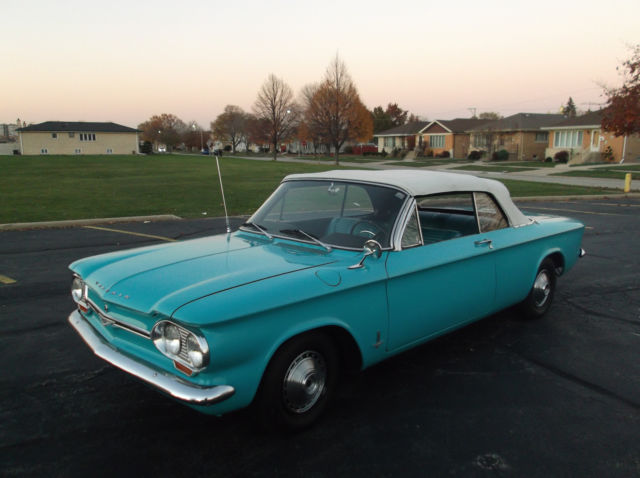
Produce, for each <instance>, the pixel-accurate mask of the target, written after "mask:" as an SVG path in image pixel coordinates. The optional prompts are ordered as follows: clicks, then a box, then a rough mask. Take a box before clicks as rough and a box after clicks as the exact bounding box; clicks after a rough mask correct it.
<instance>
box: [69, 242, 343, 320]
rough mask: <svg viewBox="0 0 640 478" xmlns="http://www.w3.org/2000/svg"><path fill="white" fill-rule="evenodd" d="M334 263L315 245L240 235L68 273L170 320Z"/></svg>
mask: <svg viewBox="0 0 640 478" xmlns="http://www.w3.org/2000/svg"><path fill="white" fill-rule="evenodd" d="M331 262H334V261H333V260H332V259H331V257H330V255H328V254H326V253H325V252H324V251H321V250H319V249H318V248H316V247H314V246H309V247H306V246H300V245H295V244H292V243H290V242H288V241H273V242H267V241H266V239H262V238H258V239H256V238H255V237H252V235H251V234H239V233H236V234H234V235H220V236H212V237H207V238H204V239H194V240H190V241H184V242H178V243H173V244H166V245H161V246H152V247H147V248H140V249H132V250H129V251H122V252H116V253H111V254H104V255H101V256H95V257H89V258H87V259H82V260H80V261H76V262H74V263H73V264H71V266H70V269H71V270H72V271H74V272H76V273H77V274H79V275H80V276H81V277H83V278H84V280H85V282H87V284H88V285H89V287H90V288H91V290H92V294H97V295H98V296H99V297H100V299H101V300H103V301H107V302H111V303H114V304H117V305H119V306H122V307H125V308H128V309H133V310H136V311H139V312H142V313H147V314H149V313H152V312H158V313H161V314H164V315H167V316H170V315H172V313H173V312H174V311H175V310H176V309H177V308H179V307H180V306H182V305H184V304H186V303H188V302H192V301H194V300H197V299H199V298H202V297H205V296H208V295H212V294H216V293H219V292H222V291H225V290H229V289H233V288H236V287H240V286H242V285H246V284H251V283H254V282H257V281H261V280H265V279H268V278H270V277H276V276H280V275H283V274H289V273H292V272H296V271H299V270H303V269H309V268H314V267H319V266H322V265H325V264H329V263H331Z"/></svg>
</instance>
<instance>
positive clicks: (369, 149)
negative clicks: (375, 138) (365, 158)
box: [353, 143, 378, 155]
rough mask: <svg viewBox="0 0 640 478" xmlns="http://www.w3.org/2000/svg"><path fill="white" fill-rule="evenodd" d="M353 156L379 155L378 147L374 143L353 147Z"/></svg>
mask: <svg viewBox="0 0 640 478" xmlns="http://www.w3.org/2000/svg"><path fill="white" fill-rule="evenodd" d="M353 154H360V155H367V154H378V145H377V144H374V143H360V144H357V145H356V146H354V147H353Z"/></svg>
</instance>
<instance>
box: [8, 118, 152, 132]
mask: <svg viewBox="0 0 640 478" xmlns="http://www.w3.org/2000/svg"><path fill="white" fill-rule="evenodd" d="M18 131H38V132H47V133H49V132H51V133H66V132H75V133H82V132H89V133H137V132H138V131H140V130H137V129H135V128H129V127H128V126H122V125H121V124H116V123H97V122H90V121H45V122H44V123H39V124H33V125H30V126H25V127H24V128H19V129H18Z"/></svg>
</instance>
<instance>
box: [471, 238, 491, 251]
mask: <svg viewBox="0 0 640 478" xmlns="http://www.w3.org/2000/svg"><path fill="white" fill-rule="evenodd" d="M474 244H475V245H476V246H484V245H485V244H488V245H489V249H493V241H492V240H491V239H482V240H481V241H476V242H474Z"/></svg>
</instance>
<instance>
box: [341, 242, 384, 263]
mask: <svg viewBox="0 0 640 478" xmlns="http://www.w3.org/2000/svg"><path fill="white" fill-rule="evenodd" d="M362 250H363V252H364V255H363V256H362V259H360V262H358V263H357V264H354V265H352V266H349V269H360V268H362V267H364V266H363V264H364V260H365V259H366V258H367V257H369V256H373V257H375V258H376V259H378V258H379V257H380V256H381V255H382V246H381V245H380V243H379V242H378V241H374V240H372V239H370V240H368V241H367V242H365V243H364V246H363V247H362Z"/></svg>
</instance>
